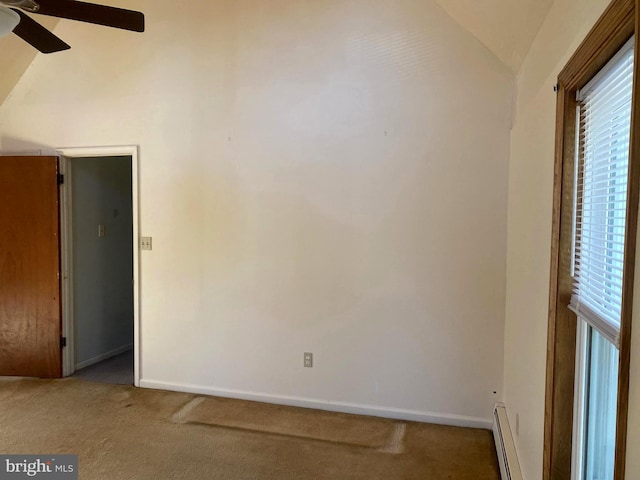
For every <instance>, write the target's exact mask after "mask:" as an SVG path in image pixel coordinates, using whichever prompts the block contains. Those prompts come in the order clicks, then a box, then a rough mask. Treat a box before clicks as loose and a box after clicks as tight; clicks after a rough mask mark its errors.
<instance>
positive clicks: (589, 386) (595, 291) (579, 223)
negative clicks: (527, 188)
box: [569, 38, 634, 480]
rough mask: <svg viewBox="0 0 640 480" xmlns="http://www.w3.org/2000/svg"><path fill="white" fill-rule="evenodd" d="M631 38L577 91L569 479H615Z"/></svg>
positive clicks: (631, 65) (631, 92)
mask: <svg viewBox="0 0 640 480" xmlns="http://www.w3.org/2000/svg"><path fill="white" fill-rule="evenodd" d="M633 42H634V39H633V38H632V39H631V40H629V41H628V42H627V44H626V45H625V46H624V47H623V48H622V50H621V51H620V52H619V53H618V54H617V55H616V56H615V57H614V58H613V59H612V60H611V61H610V62H609V63H608V64H607V65H606V66H605V67H604V68H603V69H602V70H601V71H600V72H599V73H598V74H597V75H596V76H595V77H594V79H593V80H591V81H590V82H589V83H588V84H587V85H586V86H585V87H584V88H582V89H580V90H579V91H578V92H577V99H576V100H577V117H578V118H577V119H576V125H577V132H576V155H577V158H576V162H575V194H574V242H573V253H574V254H573V285H574V287H573V295H572V297H571V303H570V306H569V308H571V310H573V311H574V312H575V313H576V315H577V317H578V327H577V349H576V373H577V374H576V394H575V401H576V403H575V408H574V423H575V428H574V439H573V468H572V471H573V473H572V476H573V478H574V480H613V477H614V459H615V445H616V413H617V406H618V401H617V400H618V362H619V355H618V348H619V341H620V324H621V312H622V291H623V276H624V258H625V252H624V245H625V229H626V213H627V186H628V171H629V138H630V134H631V99H632V94H633V57H634V55H633V54H634V52H633V44H634V43H633Z"/></svg>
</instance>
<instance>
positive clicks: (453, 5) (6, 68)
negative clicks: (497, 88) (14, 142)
mask: <svg viewBox="0 0 640 480" xmlns="http://www.w3.org/2000/svg"><path fill="white" fill-rule="evenodd" d="M434 1H435V2H436V3H438V4H439V5H440V6H441V7H442V8H443V9H444V10H445V11H446V12H447V13H448V14H449V15H450V16H451V17H453V19H454V20H456V21H457V22H458V23H459V24H460V25H461V26H462V27H463V28H465V29H466V30H468V31H469V32H471V33H472V34H473V35H474V36H475V37H477V38H478V39H479V40H480V41H481V42H482V43H483V44H484V45H485V46H486V47H487V48H489V49H490V50H491V51H492V52H493V53H494V54H495V55H496V56H497V57H498V58H499V59H500V60H501V61H502V62H503V63H504V64H505V65H507V66H509V68H511V70H512V71H513V72H517V71H518V70H519V68H520V65H521V64H522V61H523V60H524V57H525V56H526V54H527V52H528V51H529V47H530V46H531V43H532V42H533V39H534V38H535V36H536V34H537V33H538V30H539V29H540V26H541V25H542V22H543V21H544V18H545V16H546V14H547V12H548V11H549V9H550V8H551V4H552V3H553V0H434ZM96 3H97V2H96ZM100 3H104V4H111V3H112V2H111V1H110V0H103V1H102V2H100ZM38 21H40V22H41V23H42V24H43V25H44V26H45V27H47V28H49V29H53V28H54V27H55V25H56V24H57V22H58V20H57V19H53V18H46V17H45V18H42V17H38ZM35 55H36V51H35V49H33V48H31V47H30V46H29V45H27V44H25V43H24V42H22V41H21V40H20V39H18V38H16V37H15V36H9V37H7V38H3V39H2V48H0V63H1V64H2V65H3V72H2V75H0V104H2V102H3V101H4V100H5V98H6V97H7V95H8V94H9V93H10V92H11V90H12V89H13V87H14V86H15V84H16V83H17V81H18V80H19V79H20V77H21V76H22V74H23V73H24V71H25V70H26V69H27V67H28V66H29V64H30V63H31V62H32V61H33V59H34V58H35Z"/></svg>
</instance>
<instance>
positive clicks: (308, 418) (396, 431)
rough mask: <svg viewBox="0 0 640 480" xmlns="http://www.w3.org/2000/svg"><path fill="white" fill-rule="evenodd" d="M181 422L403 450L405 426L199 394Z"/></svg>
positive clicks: (183, 412) (180, 417) (180, 416)
mask: <svg viewBox="0 0 640 480" xmlns="http://www.w3.org/2000/svg"><path fill="white" fill-rule="evenodd" d="M173 420H174V421H177V422H179V423H191V424H199V425H208V426H216V427H226V428H236V429H241V430H248V431H254V432H262V433H270V434H276V435H284V436H291V437H298V438H304V439H309V440H318V441H324V442H331V443H337V444H344V445H353V446H358V447H366V448H374V449H381V450H384V449H386V451H387V452H389V453H400V452H401V449H402V437H403V436H404V430H405V425H404V423H403V422H398V421H395V420H388V419H384V418H376V417H367V416H361V415H349V414H345V413H334V412H326V411H321V410H312V409H307V408H298V407H287V406H282V405H272V404H268V403H260V402H251V401H244V400H232V399H226V398H216V397H208V398H207V397H197V398H194V399H193V400H191V401H190V402H189V403H188V404H186V405H185V406H184V407H182V408H181V409H180V410H179V411H178V412H177V413H176V414H175V415H174V417H173Z"/></svg>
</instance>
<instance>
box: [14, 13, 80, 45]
mask: <svg viewBox="0 0 640 480" xmlns="http://www.w3.org/2000/svg"><path fill="white" fill-rule="evenodd" d="M11 10H13V11H14V12H16V13H17V14H18V15H20V23H19V24H18V26H17V27H16V28H14V30H13V33H15V34H16V35H17V36H19V37H20V38H21V39H23V40H24V41H25V42H27V43H28V44H30V45H31V46H33V47H35V48H37V49H38V50H39V51H41V52H42V53H53V52H60V51H62V50H68V49H70V48H71V47H70V46H69V45H67V44H66V43H65V42H63V41H62V40H60V39H59V38H58V37H56V36H55V35H54V34H53V33H51V32H50V31H49V30H47V29H46V28H44V27H43V26H42V25H40V24H39V23H38V22H36V21H35V20H34V19H32V18H31V17H29V16H28V15H26V14H25V13H22V12H21V11H20V10H17V9H15V8H12V9H11Z"/></svg>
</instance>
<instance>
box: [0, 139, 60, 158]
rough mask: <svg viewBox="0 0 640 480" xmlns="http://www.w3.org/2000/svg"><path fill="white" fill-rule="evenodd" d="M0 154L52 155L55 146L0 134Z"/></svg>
mask: <svg viewBox="0 0 640 480" xmlns="http://www.w3.org/2000/svg"><path fill="white" fill-rule="evenodd" d="M0 154H2V155H5V156H8V155H34V156H38V155H54V154H55V147H52V146H50V145H42V144H41V143H35V142H33V141H31V140H25V139H21V138H15V137H6V136H4V135H3V136H0Z"/></svg>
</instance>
